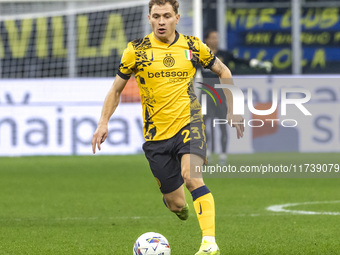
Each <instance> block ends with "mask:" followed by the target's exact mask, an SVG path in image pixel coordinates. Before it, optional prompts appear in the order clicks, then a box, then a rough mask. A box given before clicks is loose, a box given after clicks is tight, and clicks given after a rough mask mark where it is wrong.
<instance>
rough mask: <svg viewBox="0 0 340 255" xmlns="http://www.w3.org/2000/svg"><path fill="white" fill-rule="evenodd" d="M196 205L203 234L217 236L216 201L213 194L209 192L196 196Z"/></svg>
mask: <svg viewBox="0 0 340 255" xmlns="http://www.w3.org/2000/svg"><path fill="white" fill-rule="evenodd" d="M194 207H195V211H196V215H197V218H198V222H199V224H200V227H201V230H202V236H215V203H214V197H213V196H212V194H211V193H210V192H209V193H207V194H205V195H203V196H200V197H198V198H196V199H195V200H194Z"/></svg>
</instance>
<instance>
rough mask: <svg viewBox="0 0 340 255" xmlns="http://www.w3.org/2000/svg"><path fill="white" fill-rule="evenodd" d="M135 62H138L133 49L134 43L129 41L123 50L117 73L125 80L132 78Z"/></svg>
mask: <svg viewBox="0 0 340 255" xmlns="http://www.w3.org/2000/svg"><path fill="white" fill-rule="evenodd" d="M135 64H136V60H135V51H134V49H133V46H132V44H131V43H129V44H128V45H127V47H126V49H125V50H124V52H123V55H122V59H121V61H120V65H119V70H118V73H117V74H118V75H119V76H120V77H121V78H123V79H125V80H128V79H130V77H131V75H132V73H133V70H134V68H135Z"/></svg>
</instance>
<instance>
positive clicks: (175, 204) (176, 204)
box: [167, 200, 185, 213]
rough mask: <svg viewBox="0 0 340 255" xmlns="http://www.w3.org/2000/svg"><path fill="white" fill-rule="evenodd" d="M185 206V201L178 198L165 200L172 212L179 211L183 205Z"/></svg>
mask: <svg viewBox="0 0 340 255" xmlns="http://www.w3.org/2000/svg"><path fill="white" fill-rule="evenodd" d="M184 206H185V201H180V200H173V201H167V207H168V208H169V210H170V211H172V212H175V213H176V212H180V211H182V209H183V207H184Z"/></svg>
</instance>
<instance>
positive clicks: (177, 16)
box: [176, 14, 181, 25]
mask: <svg viewBox="0 0 340 255" xmlns="http://www.w3.org/2000/svg"><path fill="white" fill-rule="evenodd" d="M180 17H181V15H180V14H176V20H177V21H176V25H177V24H178V22H179V18H180Z"/></svg>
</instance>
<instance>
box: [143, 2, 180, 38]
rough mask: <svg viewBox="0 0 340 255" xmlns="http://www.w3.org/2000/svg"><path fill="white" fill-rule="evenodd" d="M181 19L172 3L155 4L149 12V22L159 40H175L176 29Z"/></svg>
mask: <svg viewBox="0 0 340 255" xmlns="http://www.w3.org/2000/svg"><path fill="white" fill-rule="evenodd" d="M178 21H179V14H176V13H175V11H174V9H173V8H172V6H171V4H169V3H166V4H165V5H156V4H155V5H153V6H152V8H151V12H150V14H149V23H150V25H151V27H152V31H153V32H154V35H155V37H156V39H157V40H159V41H161V42H165V43H172V42H173V41H174V40H175V36H176V35H175V29H176V25H177V24H178Z"/></svg>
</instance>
